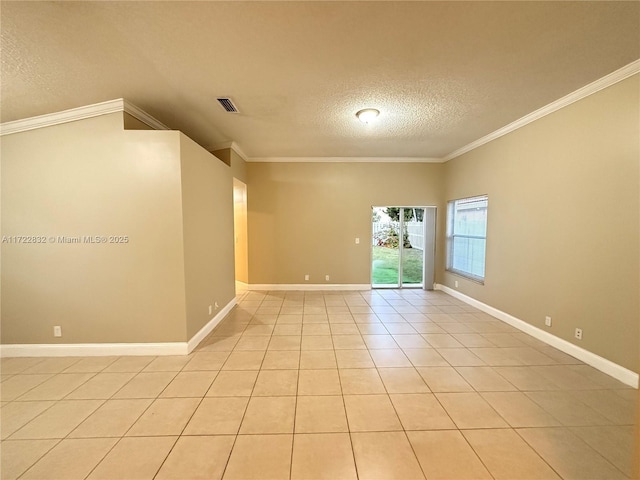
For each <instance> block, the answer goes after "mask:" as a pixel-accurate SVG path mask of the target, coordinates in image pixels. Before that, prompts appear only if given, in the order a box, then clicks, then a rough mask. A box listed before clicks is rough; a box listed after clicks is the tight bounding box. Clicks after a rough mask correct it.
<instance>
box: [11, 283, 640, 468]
mask: <svg viewBox="0 0 640 480" xmlns="http://www.w3.org/2000/svg"><path fill="white" fill-rule="evenodd" d="M1 372H2V378H1V382H2V383H1V384H0V389H1V401H2V404H1V409H0V410H1V434H2V443H1V444H0V448H1V454H0V455H1V460H2V462H1V465H2V470H1V477H2V478H3V479H5V480H9V479H14V478H20V479H56V480H61V479H65V480H66V479H76V478H77V479H85V478H87V479H118V480H129V479H152V478H155V479H181V480H186V479H199V478H207V479H220V478H223V479H229V480H230V479H280V478H285V479H289V478H291V479H331V480H336V479H356V478H359V479H362V480H364V479H401V480H410V479H424V478H426V479H428V480H435V479H456V480H459V479H485V478H486V479H491V478H494V479H509V480H511V479H547V478H549V479H551V478H553V479H558V478H563V479H580V480H586V479H617V478H627V477H628V476H629V475H630V474H631V471H630V469H631V465H630V463H631V455H632V449H633V445H632V442H633V424H634V420H635V419H634V411H635V405H636V404H635V402H636V395H637V391H636V390H634V389H631V388H628V387H626V386H625V385H623V384H622V383H619V382H618V381H616V380H614V379H612V378H610V377H608V376H606V375H604V374H602V373H600V372H598V371H596V370H595V369H593V368H591V367H589V366H587V365H585V364H583V363H581V362H580V361H577V360H575V359H574V358H572V357H569V356H567V355H565V354H563V353H561V352H559V351H557V350H555V349H553V348H551V347H548V346H546V345H545V344H543V343H540V342H539V341H537V340H535V339H533V338H532V337H529V336H527V335H525V334H523V333H520V332H519V331H517V330H516V329H514V328H512V327H510V326H508V325H506V324H504V323H502V322H500V321H498V320H496V319H494V318H492V317H490V316H488V315H486V314H484V313H482V312H480V311H478V310H476V309H474V308H472V307H469V306H467V305H465V304H463V303H461V302H459V301H458V300H456V299H454V298H452V297H450V296H448V295H446V294H444V293H442V292H424V291H419V290H402V291H400V290H378V291H367V292H349V293H345V292H324V293H322V292H314V293H310V292H305V293H302V292H268V293H267V292H260V293H258V292H249V293H246V294H243V295H241V296H239V305H238V307H237V308H235V309H234V310H233V311H232V312H231V314H230V315H229V316H228V317H227V318H226V319H225V320H224V321H223V322H222V323H221V324H220V325H219V326H218V328H216V330H215V331H214V332H213V333H212V334H211V335H210V336H209V337H208V338H207V339H206V340H205V341H204V342H203V344H202V345H201V346H200V347H199V348H198V349H197V350H196V352H194V353H193V354H191V355H189V356H186V357H109V358H104V357H90V358H78V357H75V358H15V359H3V360H2V370H1Z"/></svg>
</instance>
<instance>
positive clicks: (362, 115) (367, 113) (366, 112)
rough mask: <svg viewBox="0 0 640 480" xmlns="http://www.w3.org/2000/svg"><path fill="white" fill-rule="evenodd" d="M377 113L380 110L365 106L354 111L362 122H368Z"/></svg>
mask: <svg viewBox="0 0 640 480" xmlns="http://www.w3.org/2000/svg"><path fill="white" fill-rule="evenodd" d="M378 115H380V110H376V109H375V108H365V109H363V110H360V111H359V112H357V113H356V117H358V119H359V120H360V121H361V122H362V123H370V122H372V121H373V120H375V118H376V117H377V116H378Z"/></svg>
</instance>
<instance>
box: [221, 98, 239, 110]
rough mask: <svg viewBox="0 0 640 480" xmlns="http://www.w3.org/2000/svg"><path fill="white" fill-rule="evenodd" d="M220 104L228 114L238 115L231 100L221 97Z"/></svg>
mask: <svg viewBox="0 0 640 480" xmlns="http://www.w3.org/2000/svg"><path fill="white" fill-rule="evenodd" d="M218 102H219V103H220V105H222V108H224V109H225V111H226V112H229V113H238V109H237V108H236V106H235V105H234V104H233V101H232V100H231V99H230V98H226V97H219V98H218Z"/></svg>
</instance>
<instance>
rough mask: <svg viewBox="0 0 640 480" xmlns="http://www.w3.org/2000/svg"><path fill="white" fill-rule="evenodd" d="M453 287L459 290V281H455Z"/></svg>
mask: <svg viewBox="0 0 640 480" xmlns="http://www.w3.org/2000/svg"><path fill="white" fill-rule="evenodd" d="M453 285H454V286H455V287H456V288H458V280H455V281H454V282H453Z"/></svg>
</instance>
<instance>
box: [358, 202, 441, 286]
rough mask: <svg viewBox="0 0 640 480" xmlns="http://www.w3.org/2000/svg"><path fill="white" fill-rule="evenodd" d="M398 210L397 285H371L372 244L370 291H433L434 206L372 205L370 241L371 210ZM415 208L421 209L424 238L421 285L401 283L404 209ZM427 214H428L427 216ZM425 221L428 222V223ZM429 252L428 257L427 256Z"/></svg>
mask: <svg viewBox="0 0 640 480" xmlns="http://www.w3.org/2000/svg"><path fill="white" fill-rule="evenodd" d="M389 207H392V208H400V209H401V210H400V214H399V217H398V218H399V232H398V235H399V236H402V238H399V239H398V240H399V242H398V283H396V284H393V285H391V284H382V285H381V284H374V283H373V242H372V244H371V254H370V256H369V281H370V283H371V288H372V289H385V288H400V289H403V288H409V289H410V288H421V289H423V290H433V282H434V278H435V277H434V273H435V238H436V228H437V223H436V218H437V207H436V206H434V205H428V206H418V205H403V206H397V205H382V206H381V205H372V206H371V215H370V218H371V230H370V232H369V238H370V240H373V209H374V208H389ZM408 208H415V209H418V208H419V209H423V210H424V216H423V232H422V235H423V237H424V248H423V250H422V283H421V284H418V283H416V284H412V283H403V282H402V277H403V275H402V267H403V252H404V240H403V239H404V234H403V232H404V223H405V222H404V212H403V210H404V209H408ZM427 212H428V213H429V214H427ZM427 219H429V220H430V221H429V222H428V221H427ZM428 224H430V225H432V226H433V228H432V229H431V232H430V234H429V235H427V233H429V229H428V228H427V225H428ZM427 252H429V255H427Z"/></svg>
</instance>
